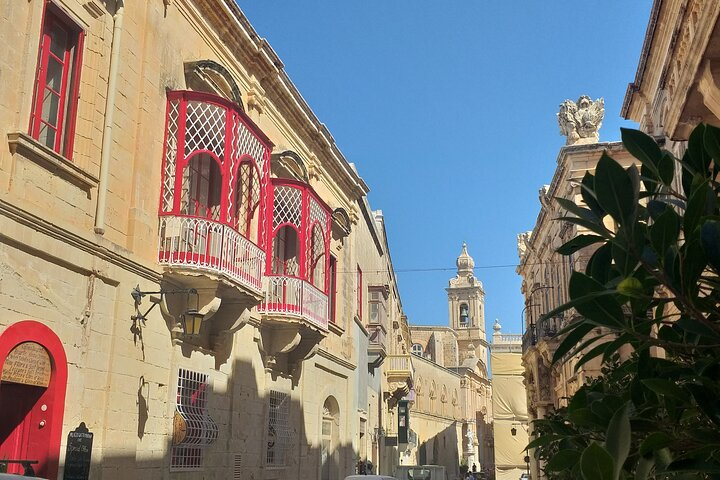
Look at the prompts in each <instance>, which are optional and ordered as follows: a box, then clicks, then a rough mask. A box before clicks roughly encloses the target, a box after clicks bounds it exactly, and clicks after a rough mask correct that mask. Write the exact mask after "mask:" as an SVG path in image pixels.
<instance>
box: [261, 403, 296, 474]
mask: <svg viewBox="0 0 720 480" xmlns="http://www.w3.org/2000/svg"><path fill="white" fill-rule="evenodd" d="M291 441H292V432H291V431H290V395H288V394H287V393H282V392H278V391H275V390H270V408H269V415H268V438H267V454H266V457H265V458H266V463H267V465H270V466H277V467H281V466H285V465H286V463H287V455H288V452H289V450H290V444H291Z"/></svg>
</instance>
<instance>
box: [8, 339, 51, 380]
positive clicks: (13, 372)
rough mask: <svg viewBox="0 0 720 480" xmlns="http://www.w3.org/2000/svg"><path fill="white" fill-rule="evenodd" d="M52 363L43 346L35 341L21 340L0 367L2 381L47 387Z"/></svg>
mask: <svg viewBox="0 0 720 480" xmlns="http://www.w3.org/2000/svg"><path fill="white" fill-rule="evenodd" d="M51 374H52V364H51V363H50V355H49V354H48V352H47V350H45V347H43V346H42V345H40V344H39V343H35V342H23V343H21V344H19V345H17V346H16V347H15V348H13V349H12V350H10V353H9V354H8V356H7V357H6V358H5V364H4V365H3V369H2V381H3V382H12V383H22V384H23V385H34V386H36V387H47V386H48V385H49V384H50V375H51Z"/></svg>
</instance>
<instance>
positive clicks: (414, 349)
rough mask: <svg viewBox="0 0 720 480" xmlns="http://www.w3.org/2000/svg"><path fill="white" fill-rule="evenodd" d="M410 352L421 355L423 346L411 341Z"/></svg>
mask: <svg viewBox="0 0 720 480" xmlns="http://www.w3.org/2000/svg"><path fill="white" fill-rule="evenodd" d="M412 353H413V354H414V355H419V356H421V357H422V354H423V347H422V345H420V344H419V343H413V345H412Z"/></svg>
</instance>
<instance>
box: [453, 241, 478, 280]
mask: <svg viewBox="0 0 720 480" xmlns="http://www.w3.org/2000/svg"><path fill="white" fill-rule="evenodd" d="M455 265H457V269H458V274H460V273H472V270H473V268H475V260H473V258H472V257H471V256H470V254H468V251H467V243H465V242H463V245H462V251H461V252H460V256H459V257H458V258H457V260H456V261H455Z"/></svg>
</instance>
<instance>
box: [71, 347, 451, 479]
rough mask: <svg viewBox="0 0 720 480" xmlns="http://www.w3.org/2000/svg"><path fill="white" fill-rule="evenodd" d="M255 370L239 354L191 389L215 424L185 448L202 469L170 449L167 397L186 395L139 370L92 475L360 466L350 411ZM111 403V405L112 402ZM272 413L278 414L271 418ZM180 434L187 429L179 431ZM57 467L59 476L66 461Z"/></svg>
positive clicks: (335, 473)
mask: <svg viewBox="0 0 720 480" xmlns="http://www.w3.org/2000/svg"><path fill="white" fill-rule="evenodd" d="M200 373H209V372H200ZM173 374H175V375H176V374H177V372H174V373H173ZM257 375H265V373H264V371H263V372H262V373H259V372H256V369H255V368H254V367H253V365H252V364H251V363H249V362H247V361H236V362H234V364H233V368H232V374H231V375H228V376H227V377H225V378H226V381H225V380H222V381H218V377H224V375H223V374H222V373H218V372H213V375H210V378H211V380H210V382H209V383H208V384H207V386H208V387H209V388H207V390H206V391H205V392H203V391H202V388H201V389H198V390H195V391H194V392H189V397H188V398H190V399H192V398H193V395H196V397H195V398H196V399H197V398H200V396H201V395H203V394H204V395H205V398H206V400H207V405H208V413H209V414H210V417H211V418H212V420H213V422H214V423H215V424H216V425H217V429H218V431H217V438H216V439H215V440H214V441H213V442H212V443H211V444H210V445H208V446H207V447H204V448H200V449H193V448H190V447H191V446H188V447H186V448H188V450H187V451H186V452H185V453H186V454H189V455H190V456H192V455H201V456H202V460H201V465H202V467H201V468H199V469H187V468H185V469H183V468H171V462H172V461H173V451H175V452H176V453H178V452H179V451H180V450H179V449H178V448H177V447H173V446H172V441H173V424H174V422H175V423H177V421H178V420H177V415H176V416H175V419H174V418H173V417H171V416H169V415H168V413H167V412H168V410H169V409H168V408H167V403H166V402H174V401H175V398H176V395H181V394H180V393H178V392H176V391H174V390H173V388H174V386H173V385H171V386H170V388H169V389H168V398H167V399H166V400H165V402H163V401H162V400H161V399H157V398H151V396H150V391H149V389H148V388H147V387H146V385H147V383H146V382H145V379H144V378H143V377H142V376H139V378H138V385H139V387H138V389H137V411H136V413H135V415H134V417H129V418H123V419H122V423H123V424H124V425H125V426H126V427H125V429H124V430H122V431H110V430H108V431H107V432H106V433H105V438H104V443H105V445H104V448H102V449H101V448H99V447H100V443H99V442H97V440H99V437H100V435H102V433H101V431H100V430H101V429H100V428H96V432H95V433H96V437H95V438H96V443H95V445H96V446H95V448H94V451H93V455H92V457H93V458H92V463H91V467H90V476H89V478H92V479H97V480H116V479H117V480H121V479H122V480H126V479H128V478H132V479H137V480H156V479H160V478H162V479H167V478H177V479H190V478H193V479H194V478H205V479H229V478H242V479H243V480H256V479H258V480H259V479H278V480H280V479H282V480H303V479H320V480H337V479H343V478H344V477H345V476H347V475H351V474H353V473H355V472H354V468H355V463H356V461H357V456H356V453H355V452H354V450H353V448H352V445H349V444H341V443H340V440H339V439H341V438H343V437H345V438H347V437H348V434H347V433H346V432H343V431H341V428H345V424H346V423H348V420H351V419H342V418H339V416H340V415H343V414H346V412H343V411H341V410H338V411H334V412H332V411H328V410H323V408H322V407H323V406H322V405H321V406H320V408H319V409H318V411H316V412H306V411H303V408H302V405H301V404H300V403H299V402H297V401H294V400H292V398H291V396H290V395H284V394H285V393H290V392H289V391H283V392H282V393H281V394H280V395H278V393H277V392H274V393H271V392H270V391H268V392H261V391H259V390H258V386H257V383H258V382H257ZM298 375H299V373H298ZM213 379H214V381H213ZM286 383H287V384H288V385H289V384H290V382H289V381H288V382H286ZM283 385H285V384H283ZM270 388H272V387H270ZM288 388H289V387H288ZM295 388H298V387H295ZM307 388H310V389H312V388H314V386H312V385H309V386H308V387H307ZM185 394H186V395H187V394H188V393H187V392H186V393H185ZM328 398H332V397H328ZM333 400H334V399H333ZM111 401H112V400H111ZM109 410H110V411H111V412H112V405H111V406H110V409H109ZM110 416H112V414H111V415H110ZM271 416H272V418H273V420H270V419H269V418H270V417H271ZM125 417H128V416H127V415H125ZM185 428H186V432H185V433H186V435H187V437H203V436H206V437H212V432H207V431H202V432H199V431H198V428H200V429H203V428H206V427H198V426H197V425H195V426H194V425H192V423H191V422H186V425H185ZM193 429H195V431H193ZM306 429H307V430H310V429H315V431H311V432H308V431H306ZM175 435H176V437H177V438H180V437H181V436H182V435H178V433H177V430H176V432H175ZM311 438H312V439H315V441H311V440H310V439H311ZM448 442H450V439H448ZM101 452H102V458H100V457H101ZM60 467H61V471H60V476H59V478H62V471H63V468H64V465H62V464H61V466H60ZM171 472H172V473H171Z"/></svg>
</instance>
